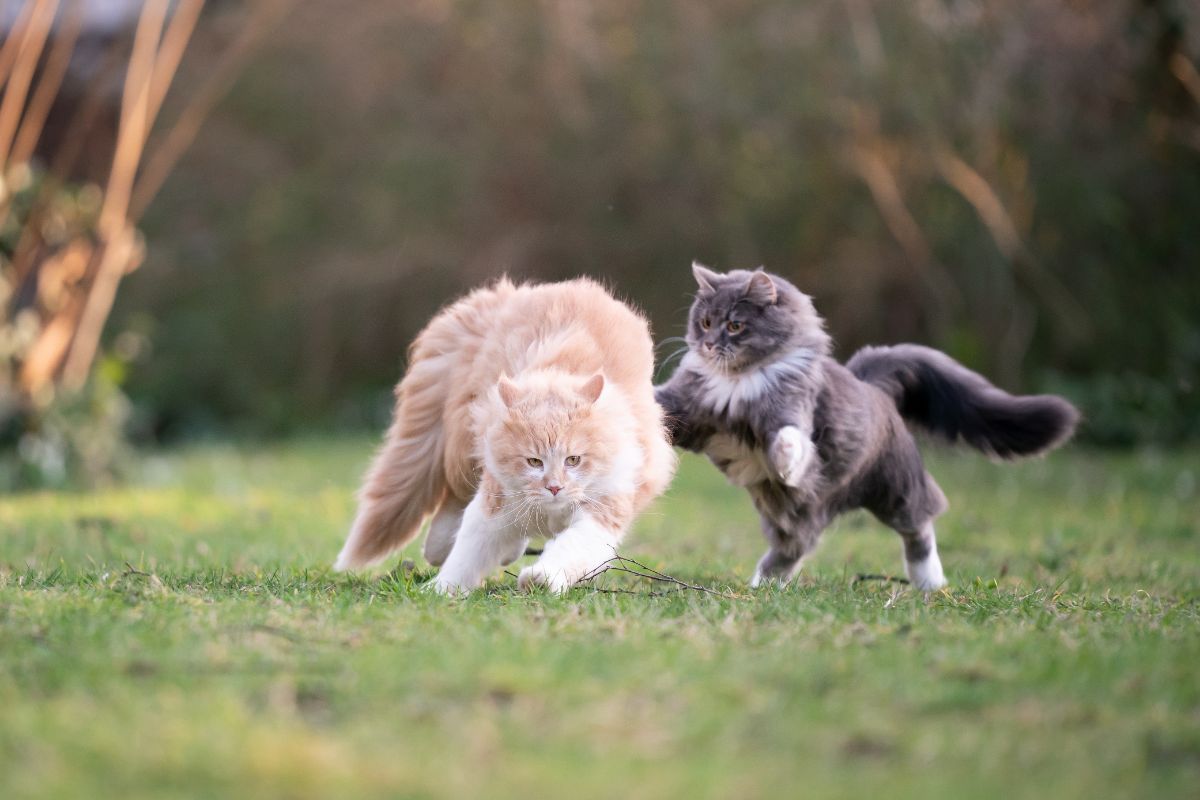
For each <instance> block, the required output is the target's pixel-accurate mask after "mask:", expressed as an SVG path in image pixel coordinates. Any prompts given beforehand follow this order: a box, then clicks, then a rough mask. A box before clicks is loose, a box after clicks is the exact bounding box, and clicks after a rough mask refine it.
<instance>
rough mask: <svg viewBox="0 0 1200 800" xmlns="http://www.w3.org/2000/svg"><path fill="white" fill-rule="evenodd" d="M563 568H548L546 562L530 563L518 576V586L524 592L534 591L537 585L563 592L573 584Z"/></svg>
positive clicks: (555, 591)
mask: <svg viewBox="0 0 1200 800" xmlns="http://www.w3.org/2000/svg"><path fill="white" fill-rule="evenodd" d="M574 583H575V581H573V580H571V579H569V578H568V577H567V575H566V574H565V572H564V571H563V570H561V569H547V568H546V565H545V564H541V563H538V564H530V565H529V566H528V567H525V569H523V570H521V573H520V574H519V575H518V576H517V588H518V589H520V590H521V591H522V592H529V591H532V590H533V588H534V587H535V586H545V587H546V588H547V589H549V590H550V591H551V592H553V593H554V594H562V593H563V592H565V591H566V590H567V589H570V588H571V586H573V585H574Z"/></svg>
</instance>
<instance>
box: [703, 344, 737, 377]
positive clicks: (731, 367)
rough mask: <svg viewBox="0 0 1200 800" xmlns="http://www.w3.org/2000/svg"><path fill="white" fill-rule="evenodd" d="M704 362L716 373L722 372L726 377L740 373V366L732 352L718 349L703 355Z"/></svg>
mask: <svg viewBox="0 0 1200 800" xmlns="http://www.w3.org/2000/svg"><path fill="white" fill-rule="evenodd" d="M704 358H705V360H706V361H707V362H708V364H709V366H711V367H712V368H713V369H714V370H716V371H717V372H723V373H725V374H727V375H732V374H734V373H736V372H741V368H742V364H741V363H740V360H739V359H738V358H736V357H735V356H734V354H733V352H732V351H730V350H727V349H725V348H721V347H718V348H716V349H715V350H710V351H708V352H706V353H705V354H704Z"/></svg>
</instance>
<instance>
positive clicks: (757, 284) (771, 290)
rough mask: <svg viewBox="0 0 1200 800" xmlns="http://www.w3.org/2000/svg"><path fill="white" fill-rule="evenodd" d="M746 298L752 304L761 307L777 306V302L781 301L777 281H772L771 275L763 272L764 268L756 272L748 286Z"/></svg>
mask: <svg viewBox="0 0 1200 800" xmlns="http://www.w3.org/2000/svg"><path fill="white" fill-rule="evenodd" d="M746 297H747V299H749V300H750V302H752V303H758V304H759V305H760V306H772V305H775V301H776V300H778V299H779V290H778V289H776V288H775V281H773V280H771V276H770V275H768V274H767V273H765V272H763V268H762V267H759V268H758V269H756V270H754V274H753V275H751V276H750V281H749V283H747V284H746Z"/></svg>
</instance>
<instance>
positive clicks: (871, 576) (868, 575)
mask: <svg viewBox="0 0 1200 800" xmlns="http://www.w3.org/2000/svg"><path fill="white" fill-rule="evenodd" d="M859 581H891V582H892V583H908V578H897V577H896V576H895V575H879V574H877V573H873V572H860V573H858V574H857V575H855V576H854V580H853V581H851V583H858V582H859Z"/></svg>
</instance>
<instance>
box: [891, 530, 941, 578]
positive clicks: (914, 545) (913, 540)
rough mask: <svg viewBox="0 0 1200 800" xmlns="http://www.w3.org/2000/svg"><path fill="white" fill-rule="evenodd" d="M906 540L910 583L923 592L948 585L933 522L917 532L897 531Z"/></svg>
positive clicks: (905, 557) (906, 571) (905, 565)
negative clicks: (939, 555)
mask: <svg viewBox="0 0 1200 800" xmlns="http://www.w3.org/2000/svg"><path fill="white" fill-rule="evenodd" d="M897 533H899V534H900V536H901V537H902V538H903V539H904V572H905V574H906V575H908V580H909V582H911V583H912V585H913V586H914V587H916V588H917V589H920V590H921V591H923V592H933V591H937V590H938V589H941V588H942V587H943V586H945V585H946V573H945V572H944V571H943V570H942V560H941V559H940V558H939V557H938V551H937V536H935V535H934V532H933V520H930V521H929V522H926V523H925V524H924V525H922V526H920V528H919V529H918V530H916V531H903V530H897Z"/></svg>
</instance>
